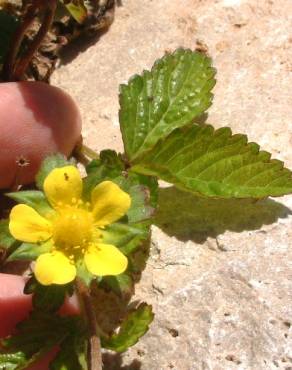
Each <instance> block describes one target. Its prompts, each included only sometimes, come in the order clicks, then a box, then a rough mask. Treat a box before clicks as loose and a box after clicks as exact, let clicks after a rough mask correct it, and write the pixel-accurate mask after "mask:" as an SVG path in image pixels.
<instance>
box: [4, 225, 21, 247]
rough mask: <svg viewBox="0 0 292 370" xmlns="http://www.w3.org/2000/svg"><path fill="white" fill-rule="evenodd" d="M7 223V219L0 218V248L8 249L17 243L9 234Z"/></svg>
mask: <svg viewBox="0 0 292 370" xmlns="http://www.w3.org/2000/svg"><path fill="white" fill-rule="evenodd" d="M8 225H9V221H8V220H0V248H2V249H8V248H10V247H12V246H15V245H16V244H17V243H19V242H17V241H16V240H15V239H14V238H13V236H12V235H11V234H10V231H9V227H8Z"/></svg>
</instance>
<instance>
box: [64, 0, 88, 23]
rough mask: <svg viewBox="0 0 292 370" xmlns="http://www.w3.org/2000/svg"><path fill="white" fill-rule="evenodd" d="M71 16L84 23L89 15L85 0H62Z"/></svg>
mask: <svg viewBox="0 0 292 370" xmlns="http://www.w3.org/2000/svg"><path fill="white" fill-rule="evenodd" d="M62 3H63V4H65V6H66V8H67V10H68V11H69V13H70V14H71V16H72V17H73V18H74V19H75V20H76V21H77V22H78V23H83V22H84V21H85V19H86V17H87V8H86V6H85V5H84V1H83V0H71V1H70V0H62Z"/></svg>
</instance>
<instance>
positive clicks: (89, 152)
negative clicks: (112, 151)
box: [80, 144, 99, 159]
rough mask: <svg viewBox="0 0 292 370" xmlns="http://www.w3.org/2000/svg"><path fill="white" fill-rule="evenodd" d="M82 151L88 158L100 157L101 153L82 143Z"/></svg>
mask: <svg viewBox="0 0 292 370" xmlns="http://www.w3.org/2000/svg"><path fill="white" fill-rule="evenodd" d="M80 151H81V152H82V153H83V154H84V155H85V156H86V157H88V158H90V159H99V155H98V154H97V153H96V152H95V151H94V150H92V149H90V148H89V147H88V146H86V145H84V144H82V145H81V147H80Z"/></svg>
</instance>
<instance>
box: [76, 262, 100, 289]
mask: <svg viewBox="0 0 292 370" xmlns="http://www.w3.org/2000/svg"><path fill="white" fill-rule="evenodd" d="M76 268H77V276H78V277H79V278H80V279H81V280H82V281H83V282H84V284H85V285H86V286H87V287H90V283H91V282H92V280H94V279H96V276H95V275H93V274H92V273H91V272H89V271H88V270H87V268H86V266H85V263H84V258H81V259H80V260H79V261H77V263H76Z"/></svg>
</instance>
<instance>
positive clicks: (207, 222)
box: [155, 187, 292, 243]
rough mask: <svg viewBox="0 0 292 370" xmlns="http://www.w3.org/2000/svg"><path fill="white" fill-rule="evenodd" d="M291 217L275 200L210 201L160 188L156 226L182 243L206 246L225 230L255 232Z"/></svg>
mask: <svg viewBox="0 0 292 370" xmlns="http://www.w3.org/2000/svg"><path fill="white" fill-rule="evenodd" d="M291 214H292V211H291V210H290V209H289V208H287V207H285V206H284V205H283V204H281V203H279V202H276V201H274V200H272V199H262V200H258V201H255V200H251V199H207V198H200V197H196V196H194V195H193V194H190V193H188V192H184V191H181V190H178V189H176V188H175V187H168V188H161V189H159V207H158V211H157V215H156V217H155V224H156V225H157V226H158V227H160V228H161V229H162V230H163V231H164V232H165V233H167V234H168V235H170V236H175V237H176V238H178V239H179V240H182V241H186V240H193V241H195V242H196V243H203V242H205V241H206V239H207V238H208V237H213V238H215V237H217V236H218V235H220V234H222V233H224V232H225V231H226V230H230V231H235V232H241V231H244V230H256V229H259V228H261V226H263V225H270V224H272V223H274V222H276V221H277V220H278V219H279V218H286V217H288V215H291Z"/></svg>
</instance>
